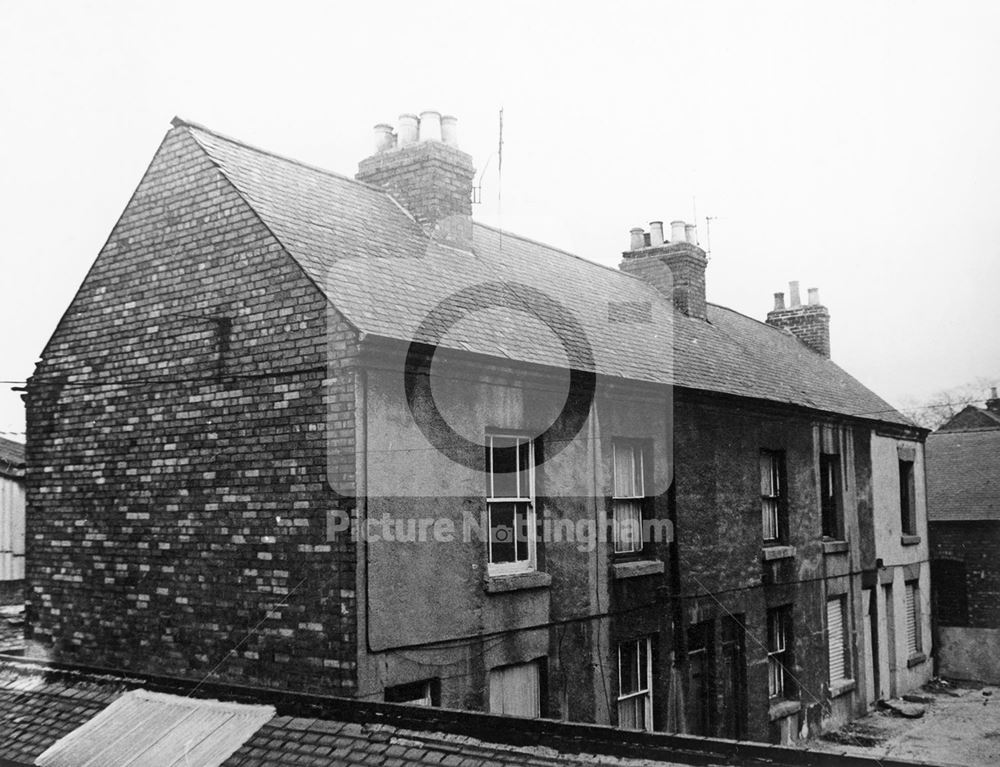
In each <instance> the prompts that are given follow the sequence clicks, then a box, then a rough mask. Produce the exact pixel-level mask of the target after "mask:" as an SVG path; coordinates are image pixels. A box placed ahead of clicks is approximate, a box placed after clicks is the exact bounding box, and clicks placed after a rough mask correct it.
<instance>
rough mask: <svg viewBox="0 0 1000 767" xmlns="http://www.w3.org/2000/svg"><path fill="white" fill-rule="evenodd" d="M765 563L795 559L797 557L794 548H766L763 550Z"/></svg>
mask: <svg viewBox="0 0 1000 767" xmlns="http://www.w3.org/2000/svg"><path fill="white" fill-rule="evenodd" d="M761 553H762V555H763V557H764V561H765V562H770V561H772V560H774V559H793V558H794V557H795V547H794V546H765V547H764V548H763V549H761Z"/></svg>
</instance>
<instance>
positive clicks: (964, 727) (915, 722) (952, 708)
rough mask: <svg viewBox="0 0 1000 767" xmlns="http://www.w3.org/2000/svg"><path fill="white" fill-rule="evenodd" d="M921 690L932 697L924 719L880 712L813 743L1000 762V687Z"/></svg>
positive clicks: (861, 751) (976, 766) (991, 764)
mask: <svg viewBox="0 0 1000 767" xmlns="http://www.w3.org/2000/svg"><path fill="white" fill-rule="evenodd" d="M919 694H920V695H926V696H927V697H929V698H930V699H931V702H930V703H927V704H926V705H925V706H924V708H925V709H926V713H925V714H924V715H923V717H921V718H920V719H906V718H902V717H899V716H896V715H893V714H892V713H891V712H889V711H877V712H875V713H872V714H870V715H868V716H866V717H865V718H864V719H858V720H855V721H853V722H850V723H849V724H847V725H845V726H844V727H842V728H841V729H840V730H839V731H837V732H836V733H833V734H828V735H825V736H824V737H823V738H821V739H817V740H811V741H809V743H808V747H809V748H814V749H817V750H822V751H834V752H839V753H847V754H858V755H861V756H874V757H879V758H881V757H892V758H894V759H912V760H914V761H923V762H931V763H932V764H961V765H970V767H997V765H1000V688H998V687H994V686H977V685H968V686H962V687H958V686H955V687H950V688H945V690H944V691H941V690H933V691H930V690H924V691H921V692H920V693H919ZM859 743H860V744H863V745H857V744H859Z"/></svg>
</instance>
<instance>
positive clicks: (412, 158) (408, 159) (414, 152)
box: [357, 141, 475, 243]
mask: <svg viewBox="0 0 1000 767" xmlns="http://www.w3.org/2000/svg"><path fill="white" fill-rule="evenodd" d="M474 172H475V169H474V168H473V165H472V158H471V157H470V156H469V155H467V154H466V153H465V152H462V151H461V150H459V149H456V148H454V147H451V146H448V145H447V144H443V143H441V142H436V141H427V142H423V143H419V144H413V145H411V146H407V147H403V148H401V149H396V150H390V151H387V152H382V153H380V154H376V155H373V156H372V157H369V158H367V159H365V160H362V161H361V163H360V165H359V167H358V174H357V179H358V180H359V181H364V182H366V183H369V184H373V185H375V186H380V187H382V188H384V189H386V190H387V191H388V192H389V193H390V194H392V195H393V197H395V198H396V200H397V201H398V202H399V203H400V204H401V205H402V206H403V207H404V208H406V209H407V210H408V211H409V212H410V213H411V214H412V215H413V217H414V218H415V219H416V220H417V222H418V223H419V224H420V225H421V226H423V227H424V229H425V230H426V231H428V232H429V233H431V232H434V231H435V230H436V228H439V227H445V228H446V229H459V230H460V231H443V232H440V233H441V234H442V236H445V237H446V238H447V239H455V238H462V239H464V240H465V241H466V242H467V243H468V242H471V238H472V179H473V174H474Z"/></svg>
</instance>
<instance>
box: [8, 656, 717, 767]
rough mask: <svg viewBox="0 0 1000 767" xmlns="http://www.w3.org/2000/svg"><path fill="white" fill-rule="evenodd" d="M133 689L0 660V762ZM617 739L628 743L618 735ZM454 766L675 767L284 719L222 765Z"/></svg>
mask: <svg viewBox="0 0 1000 767" xmlns="http://www.w3.org/2000/svg"><path fill="white" fill-rule="evenodd" d="M132 686H134V685H133V684H130V683H129V681H128V680H126V679H118V678H115V677H99V676H96V675H90V674H82V673H73V674H66V673H63V674H60V675H59V676H58V677H57V678H55V679H53V678H50V677H49V676H48V675H46V673H45V671H44V669H43V668H31V667H29V666H28V665H27V664H16V663H11V662H2V661H0V763H2V761H3V760H5V759H7V760H11V761H12V762H14V763H17V764H32V763H33V762H34V760H35V759H36V758H37V757H38V756H39V755H40V754H42V752H44V751H45V750H46V749H48V748H49V747H50V746H52V744H53V743H55V742H56V741H57V740H59V739H60V738H62V737H63V736H65V735H67V734H69V733H71V732H72V731H74V730H76V728H78V727H80V726H82V725H84V724H85V723H86V722H88V721H90V720H92V719H93V718H94V717H95V716H97V715H98V714H99V713H100V712H101V711H102V710H104V709H105V708H106V707H107V706H109V705H110V704H112V703H114V702H115V701H120V700H121V699H122V698H123V696H125V694H126V692H127V691H128V689H129V688H130V687H132ZM180 700H184V698H180ZM442 715H447V712H442ZM511 726H512V727H516V720H511ZM622 736H623V737H626V736H625V734H624V733H623V734H622ZM698 763H700V762H698ZM459 764H460V765H462V766H463V767H507V765H510V766H511V767H513V766H514V765H519V766H524V767H583V766H584V765H587V766H588V767H594V766H595V765H618V766H619V767H678V765H677V763H675V762H667V761H660V760H656V761H653V760H649V759H631V758H618V757H612V756H608V755H599V756H594V755H588V754H586V753H582V754H572V755H570V754H564V753H559V752H556V751H555V750H553V749H550V748H545V747H538V746H533V747H515V746H509V745H500V744H495V743H488V742H485V741H482V740H478V739H476V738H473V737H468V736H464V735H455V734H449V733H443V732H434V731H428V730H410V729H404V728H399V727H395V726H391V725H387V724H381V723H363V722H362V723H358V722H342V721H332V720H329V719H315V718H301V717H290V716H275V717H273V718H271V719H270V720H269V721H268V722H266V723H265V724H264V725H263V726H261V727H260V728H259V729H258V730H256V732H254V733H253V734H252V735H250V737H249V739H248V740H247V741H246V742H245V743H244V744H243V745H242V746H240V748H239V749H238V750H237V751H236V752H235V753H233V754H232V756H230V757H229V758H228V759H226V760H225V761H224V762H223V765H224V766H225V767H285V766H286V765H287V766H288V767H292V766H293V765H294V766H295V767H305V766H306V765H316V766H317V767H318V766H319V765H322V766H323V767H331V766H333V765H383V766H384V767H393V766H396V767H401V766H402V765H415V766H417V767H419V766H420V765H459ZM713 764H718V765H723V767H724V764H725V762H723V761H720V760H713ZM109 767H111V765H109Z"/></svg>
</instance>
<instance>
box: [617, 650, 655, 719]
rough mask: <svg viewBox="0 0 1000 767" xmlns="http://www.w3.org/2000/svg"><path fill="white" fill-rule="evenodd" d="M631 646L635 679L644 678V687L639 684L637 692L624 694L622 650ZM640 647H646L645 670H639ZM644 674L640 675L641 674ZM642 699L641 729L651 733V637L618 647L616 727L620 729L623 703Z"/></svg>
mask: <svg viewBox="0 0 1000 767" xmlns="http://www.w3.org/2000/svg"><path fill="white" fill-rule="evenodd" d="M629 645H632V646H634V647H635V659H636V661H635V662H636V678H637V679H641V678H643V677H644V682H645V686H643V685H642V684H640V686H639V689H638V690H633V691H630V692H624V685H623V682H622V648H623V647H627V646H629ZM640 645H645V647H646V668H645V669H641V668H640V667H639V664H640V663H641V658H642V653H641V652H639V648H640ZM643 671H644V672H645V673H641V672H643ZM638 698H643V699H644V700H645V706H644V713H645V716H644V722H643V724H644V726H643V727H642V729H643V730H645V731H647V732H648V731H651V730H652V729H653V640H652V638H651V637H642V638H640V639H632V640H629V641H628V642H622V643H621V644H619V645H618V706H617V708H618V726H619V727H622V724H621V719H622V717H621V711H622V704H623V703H631V702H632V701H634V700H636V699H638Z"/></svg>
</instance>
